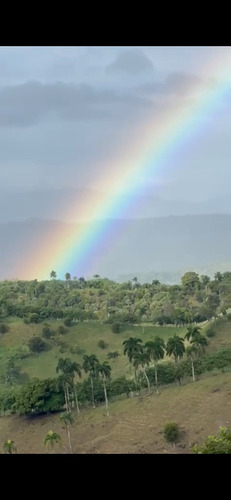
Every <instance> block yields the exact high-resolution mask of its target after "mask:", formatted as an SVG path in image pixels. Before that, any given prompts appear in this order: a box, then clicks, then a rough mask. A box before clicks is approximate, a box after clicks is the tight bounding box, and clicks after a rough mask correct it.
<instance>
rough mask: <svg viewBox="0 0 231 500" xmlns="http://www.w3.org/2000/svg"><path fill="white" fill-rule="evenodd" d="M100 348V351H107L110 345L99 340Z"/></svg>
mask: <svg viewBox="0 0 231 500" xmlns="http://www.w3.org/2000/svg"><path fill="white" fill-rule="evenodd" d="M98 347H99V348H100V349H106V348H107V347H108V344H107V343H106V342H105V340H99V342H98Z"/></svg>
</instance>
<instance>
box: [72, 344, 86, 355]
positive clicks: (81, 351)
mask: <svg viewBox="0 0 231 500" xmlns="http://www.w3.org/2000/svg"><path fill="white" fill-rule="evenodd" d="M69 351H70V352H71V354H78V355H81V354H84V353H85V352H86V351H85V349H82V348H81V347H79V346H78V345H76V346H71V347H70V348H69Z"/></svg>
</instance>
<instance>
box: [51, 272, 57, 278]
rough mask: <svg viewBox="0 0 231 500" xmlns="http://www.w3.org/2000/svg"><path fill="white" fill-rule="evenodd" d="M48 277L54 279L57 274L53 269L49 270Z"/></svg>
mask: <svg viewBox="0 0 231 500" xmlns="http://www.w3.org/2000/svg"><path fill="white" fill-rule="evenodd" d="M50 278H51V279H52V280H55V279H56V278H57V274H56V272H55V271H51V273H50Z"/></svg>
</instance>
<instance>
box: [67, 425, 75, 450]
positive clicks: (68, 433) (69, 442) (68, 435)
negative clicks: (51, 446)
mask: <svg viewBox="0 0 231 500" xmlns="http://www.w3.org/2000/svg"><path fill="white" fill-rule="evenodd" d="M66 429H67V438H68V444H69V448H70V452H71V453H73V452H72V446H71V434H70V429H69V426H68V425H67V426H66Z"/></svg>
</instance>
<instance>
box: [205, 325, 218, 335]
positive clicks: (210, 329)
mask: <svg viewBox="0 0 231 500" xmlns="http://www.w3.org/2000/svg"><path fill="white" fill-rule="evenodd" d="M205 334H206V336H207V337H209V338H211V337H215V335H216V331H215V328H214V326H213V325H209V326H208V327H207V328H206V330H205Z"/></svg>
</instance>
